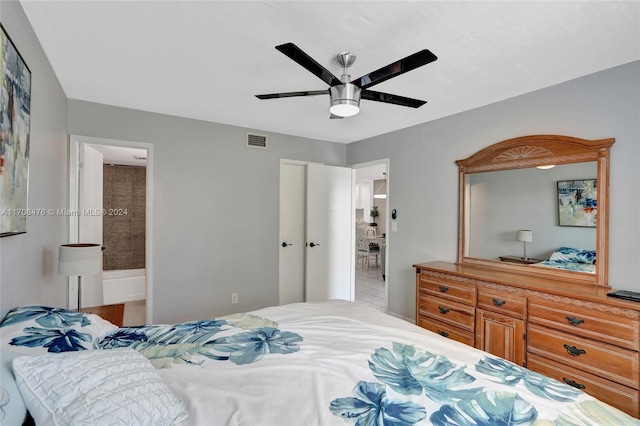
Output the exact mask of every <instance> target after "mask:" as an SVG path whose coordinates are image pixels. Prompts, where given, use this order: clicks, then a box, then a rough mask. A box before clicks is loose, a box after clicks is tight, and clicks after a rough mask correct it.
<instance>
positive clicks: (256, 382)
mask: <svg viewBox="0 0 640 426" xmlns="http://www.w3.org/2000/svg"><path fill="white" fill-rule="evenodd" d="M252 314H254V315H257V316H260V317H263V318H267V319H269V320H272V321H274V322H275V323H277V327H278V328H279V329H280V330H281V331H283V332H290V333H296V334H298V335H299V336H301V337H302V340H301V341H299V342H297V343H296V345H297V346H299V349H298V350H296V351H295V352H291V353H270V354H268V356H264V357H262V358H260V359H258V360H256V361H255V362H249V363H240V364H236V363H233V362H228V361H212V362H209V361H207V362H205V363H203V364H201V365H194V364H175V363H173V364H171V366H170V368H163V369H160V370H158V372H159V373H160V375H161V376H162V378H163V379H164V381H165V383H167V384H168V385H169V387H170V388H171V390H172V391H173V392H174V393H175V395H176V396H177V397H178V398H181V399H183V401H184V403H185V405H186V409H187V411H188V412H189V418H188V419H187V420H186V421H185V422H183V423H181V425H182V424H184V425H198V426H205V425H266V426H269V425H274V426H275V425H334V424H335V425H344V424H358V425H368V424H390V425H400V424H458V425H465V424H468V425H479V424H486V425H496V424H505V425H506V424H534V423H535V424H536V425H543V424H553V423H554V422H555V423H556V424H584V425H595V424H604V423H602V422H603V421H606V422H609V423H607V424H636V423H635V420H634V419H631V418H630V417H627V416H626V415H623V414H621V413H620V412H619V411H617V410H615V409H613V408H611V407H609V406H608V405H605V404H603V403H600V402H598V401H596V400H594V399H593V398H591V397H590V396H588V395H586V394H584V393H582V392H580V391H577V390H575V389H574V388H572V387H570V386H567V385H565V384H562V383H559V382H557V381H552V380H550V379H547V378H545V377H543V376H540V375H538V374H535V373H532V372H530V371H528V370H526V369H524V368H522V367H518V366H515V365H514V364H511V363H507V362H506V361H504V360H500V359H499V358H496V357H493V356H491V355H488V354H487V353H484V352H482V351H479V350H476V349H473V348H471V347H469V346H466V345H463V344H460V343H457V342H455V341H452V340H449V339H446V338H443V337H441V336H439V335H437V334H435V333H431V332H429V331H427V330H424V329H422V328H419V327H416V326H415V325H413V324H411V323H408V322H406V321H403V320H400V319H398V318H395V317H392V316H389V315H385V314H382V313H380V312H378V311H375V310H374V309H371V308H369V307H366V306H364V305H360V304H356V303H351V302H345V301H330V302H326V303H315V304H311V303H299V304H292V305H286V306H281V307H272V308H266V309H261V310H258V311H254V312H252ZM595 416H599V417H595ZM547 422H550V423H547ZM625 422H626V423H625Z"/></svg>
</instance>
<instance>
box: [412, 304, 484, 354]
mask: <svg viewBox="0 0 640 426" xmlns="http://www.w3.org/2000/svg"><path fill="white" fill-rule="evenodd" d="M419 315H426V316H428V317H431V318H433V319H435V320H437V321H442V322H445V323H447V324H451V325H454V326H456V327H460V328H462V329H464V330H467V331H471V332H473V331H474V328H475V308H474V307H473V306H469V305H465V304H464V303H458V302H454V301H452V300H447V299H443V298H441V297H433V296H430V295H425V294H421V295H420V309H419ZM472 346H473V343H472Z"/></svg>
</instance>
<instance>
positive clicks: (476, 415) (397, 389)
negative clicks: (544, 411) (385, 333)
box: [329, 342, 628, 426]
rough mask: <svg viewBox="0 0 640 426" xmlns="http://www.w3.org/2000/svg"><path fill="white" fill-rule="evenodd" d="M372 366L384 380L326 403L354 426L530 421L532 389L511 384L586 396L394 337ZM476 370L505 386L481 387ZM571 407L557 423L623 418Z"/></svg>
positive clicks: (507, 366)
mask: <svg viewBox="0 0 640 426" xmlns="http://www.w3.org/2000/svg"><path fill="white" fill-rule="evenodd" d="M369 369H370V370H371V372H372V373H373V375H374V376H375V378H376V379H378V380H379V381H380V383H375V382H366V381H359V382H358V383H357V384H356V386H355V388H354V389H353V393H354V395H355V396H347V397H343V398H337V399H334V400H333V401H331V403H330V405H329V410H330V411H331V413H332V414H333V415H335V416H341V417H343V418H344V419H345V420H347V421H351V422H353V423H354V424H355V425H356V426H374V425H393V426H395V425H414V424H417V423H420V422H421V421H422V420H424V419H426V418H427V417H428V420H429V422H430V424H433V425H441V426H453V425H457V426H500V425H504V426H511V425H532V424H534V423H535V422H536V419H537V418H538V410H537V409H536V408H535V406H534V404H533V403H532V402H530V401H528V400H527V399H526V398H531V395H528V394H526V395H524V396H521V395H520V394H518V393H517V392H515V391H511V390H510V389H512V388H514V387H515V386H516V385H518V384H522V385H524V386H525V387H526V388H527V390H529V391H530V392H531V393H532V394H533V395H535V397H540V398H544V399H547V400H552V401H561V402H569V403H571V402H575V401H576V400H577V398H578V396H580V395H581V394H582V392H581V391H579V390H577V389H575V388H573V387H571V386H568V385H565V384H563V383H561V382H558V381H556V380H553V379H550V378H548V377H545V376H543V375H541V374H538V373H534V372H532V371H530V370H527V369H526V368H522V367H519V366H517V365H515V364H512V363H510V362H508V361H505V360H503V359H500V358H494V357H490V356H485V357H483V358H482V359H481V360H480V361H479V362H478V363H477V364H476V365H474V366H473V368H469V366H467V365H466V364H456V363H454V362H452V361H450V360H449V359H448V358H447V357H445V356H443V355H435V354H431V353H429V352H427V351H420V350H417V349H416V348H415V347H414V346H411V345H405V344H401V343H396V342H393V348H392V349H391V350H390V349H387V348H379V349H376V350H375V352H374V353H373V354H372V355H371V359H370V360H369ZM478 374H480V375H482V376H483V377H484V378H485V379H487V378H488V379H489V380H490V381H492V382H495V383H498V384H501V385H503V386H502V387H501V388H495V389H494V388H491V389H489V388H487V387H485V386H482V385H477V384H476V377H479V376H477V375H478ZM485 384H486V383H485ZM422 397H426V398H427V400H430V401H431V402H435V403H436V404H435V405H432V407H437V409H433V410H432V412H431V413H428V412H427V407H426V406H425V405H427V403H426V402H424V400H423V401H421V398H422ZM420 402H422V403H423V404H424V405H422V404H420ZM538 404H539V402H538ZM572 410H573V411H572V413H571V415H569V414H567V415H565V414H560V415H559V417H558V418H557V419H556V421H555V422H554V424H556V425H587V424H592V423H588V422H587V423H583V422H578V421H577V420H576V418H575V417H574V416H578V417H582V418H583V419H590V418H592V419H598V421H605V422H609V423H606V424H618V423H619V421H620V419H621V417H620V414H619V412H616V411H615V410H613V409H611V408H610V407H608V406H606V405H603V404H598V403H597V402H596V401H591V400H587V401H582V402H580V403H578V402H575V403H574V404H573V405H572ZM627 424H628V423H627Z"/></svg>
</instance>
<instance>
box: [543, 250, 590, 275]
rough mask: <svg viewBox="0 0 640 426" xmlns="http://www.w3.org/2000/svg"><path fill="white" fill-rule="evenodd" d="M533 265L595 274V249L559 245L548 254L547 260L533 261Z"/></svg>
mask: <svg viewBox="0 0 640 426" xmlns="http://www.w3.org/2000/svg"><path fill="white" fill-rule="evenodd" d="M533 266H540V267H544V268H553V269H562V270H564V271H575V272H586V273H589V274H595V273H596V252H595V250H580V249H577V248H573V247H560V248H558V249H557V250H556V251H554V252H553V253H552V254H551V256H549V259H548V260H544V261H542V262H539V263H534V264H533Z"/></svg>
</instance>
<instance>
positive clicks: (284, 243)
mask: <svg viewBox="0 0 640 426" xmlns="http://www.w3.org/2000/svg"><path fill="white" fill-rule="evenodd" d="M292 245H293V243H287V242H283V243H282V247H286V246H292Z"/></svg>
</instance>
